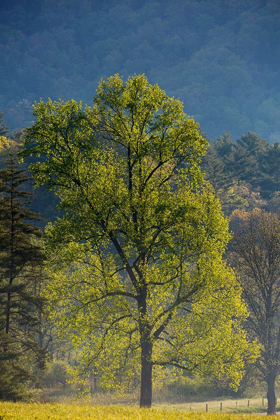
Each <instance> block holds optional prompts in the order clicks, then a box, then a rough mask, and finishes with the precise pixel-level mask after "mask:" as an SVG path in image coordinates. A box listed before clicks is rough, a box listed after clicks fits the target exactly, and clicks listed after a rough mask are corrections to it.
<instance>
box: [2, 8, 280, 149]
mask: <svg viewBox="0 0 280 420" xmlns="http://www.w3.org/2000/svg"><path fill="white" fill-rule="evenodd" d="M279 7H280V6H279V2H278V0H249V1H246V2H245V1H243V0H224V1H220V0H212V1H211V2H209V1H206V0H187V1H186V0H175V1H173V2H170V1H167V0H161V1H156V0H155V1H152V2H150V1H149V2H148V1H146V0H142V1H139V0H130V1H127V0H121V1H116V0H106V1H102V2H101V1H90V0H81V1H76V0H67V1H66V0H39V1H38V0H20V1H19V0H2V1H1V4H0V25H1V37H0V51H1V66H0V110H1V112H5V119H6V121H7V123H8V124H9V126H10V127H11V128H12V129H21V128H24V127H27V126H29V125H30V123H31V122H32V121H33V116H32V104H33V103H34V101H38V100H39V99H40V98H43V100H47V99H48V97H51V98H52V99H53V100H54V99H59V98H63V99H64V100H69V99H72V98H74V99H75V100H83V101H84V102H85V103H87V104H91V103H92V99H93V96H94V92H95V89H96V86H97V84H98V82H99V80H100V78H101V77H103V78H107V77H109V76H111V75H112V74H116V73H119V74H120V75H122V76H124V77H125V78H127V77H128V76H129V75H133V74H134V73H136V74H141V73H145V74H146V75H147V77H148V79H149V81H150V83H158V84H159V86H160V87H161V88H162V89H165V91H166V93H167V94H168V95H170V96H174V97H176V98H180V99H181V100H182V101H183V102H184V104H185V106H186V109H187V112H188V113H189V115H191V116H193V117H194V118H195V120H196V121H198V122H199V123H200V125H201V127H202V128H203V130H204V132H205V133H207V135H208V138H209V139H210V140H214V139H215V138H216V137H218V136H220V135H221V133H223V132H225V131H226V132H230V133H231V134H232V136H233V137H234V138H239V137H240V136H241V135H242V134H244V133H247V132H248V131H252V132H256V133H258V135H260V136H261V137H264V138H266V139H267V140H268V141H269V142H270V143H275V142H277V141H279V135H280V125H279V121H280V118H279V106H280V96H279V90H278V89H277V88H276V87H277V86H278V84H279V68H280V65H279V64H280V53H279V48H278V46H279V42H280V31H279V27H280V10H279Z"/></svg>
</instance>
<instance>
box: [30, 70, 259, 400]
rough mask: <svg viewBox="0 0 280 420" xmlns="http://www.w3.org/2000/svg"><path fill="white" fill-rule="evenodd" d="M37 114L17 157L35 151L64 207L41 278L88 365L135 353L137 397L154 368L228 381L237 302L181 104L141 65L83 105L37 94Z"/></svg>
mask: <svg viewBox="0 0 280 420" xmlns="http://www.w3.org/2000/svg"><path fill="white" fill-rule="evenodd" d="M34 115H35V116H36V122H35V123H34V125H33V126H31V127H30V128H28V129H27V132H26V138H25V149H24V151H23V153H22V154H23V155H24V156H28V155H34V156H37V162H35V163H33V164H31V166H30V169H31V171H32V173H33V175H34V177H35V180H36V183H37V185H41V184H45V185H47V186H48V187H49V188H51V189H54V190H55V192H56V194H57V195H58V197H59V199H60V205H59V206H60V208H61V209H62V210H63V211H64V216H63V217H61V218H59V219H57V221H56V222H55V223H54V224H53V225H50V226H49V227H48V238H49V241H48V247H49V250H50V252H51V255H52V267H53V268H52V271H53V275H54V277H55V281H54V282H53V287H51V289H52V296H53V297H59V296H62V297H63V299H62V301H61V309H60V311H62V312H61V313H60V315H59V316H60V319H61V320H62V321H63V325H64V327H65V325H66V324H67V325H68V327H69V329H70V331H71V333H72V338H73V340H74V341H75V342H76V343H77V345H79V344H80V345H81V346H82V347H83V346H84V363H85V364H86V366H87V367H89V366H91V367H92V369H98V370H99V372H100V371H101V372H103V374H104V377H105V376H106V375H107V378H110V379H112V377H114V376H115V373H116V371H120V369H122V367H123V366H130V372H131V366H132V365H130V364H129V360H130V359H131V358H134V357H137V358H138V364H136V365H135V364H133V366H138V367H139V369H138V368H136V371H137V370H139V376H140V382H141V385H140V388H141V389H140V405H141V406H150V405H151V401H152V370H153V367H154V366H164V367H165V366H174V367H177V368H183V369H187V370H189V371H194V370H199V369H200V370H202V371H203V370H205V371H206V370H207V371H208V372H209V371H213V372H214V373H216V374H218V371H219V372H220V374H221V373H224V374H225V375H227V376H228V377H230V378H231V381H232V383H233V384H235V385H236V384H238V382H239V380H240V378H241V377H242V372H243V367H244V360H245V354H246V353H248V352H249V347H248V346H249V344H248V343H247V341H246V334H245V333H244V331H243V330H242V328H241V326H240V322H241V320H242V319H244V317H246V310H245V307H244V305H243V303H242V300H241V290H240V288H239V287H238V284H237V282H236V279H235V276H234V273H233V272H232V271H231V269H230V268H229V267H227V264H226V262H225V261H224V260H223V254H224V251H225V247H226V244H227V242H228V240H229V237H230V236H229V233H228V225H227V221H226V220H225V219H224V217H223V215H222V213H221V209H220V205H219V202H218V200H217V199H216V198H215V196H214V193H213V189H212V187H211V186H210V185H209V183H207V182H206V181H205V180H204V179H203V176H202V173H201V171H200V168H199V163H200V159H201V156H203V154H205V152H206V148H207V142H206V140H205V139H204V138H203V137H202V136H201V134H200V131H199V127H198V125H197V123H195V121H194V120H193V119H191V118H187V117H186V115H185V114H184V112H183V106H182V103H181V102H180V101H179V100H175V99H173V98H170V97H168V96H167V95H166V94H165V92H164V91H162V90H161V89H160V88H159V87H158V86H157V85H154V86H153V85H150V84H149V83H148V81H147V79H146V77H145V76H144V75H142V76H133V77H130V78H129V79H128V80H127V82H126V83H124V82H123V80H122V78H120V77H119V76H118V75H115V76H112V77H110V78H108V79H107V80H101V82H100V84H99V86H98V89H97V93H96V95H95V98H94V106H93V107H89V106H86V107H85V108H84V109H83V108H82V104H81V103H77V102H75V101H74V100H71V101H69V102H63V101H58V102H52V101H51V100H48V101H47V102H46V103H45V102H43V101H40V102H39V103H38V104H36V105H35V108H34ZM61 291H63V294H62V295H61ZM58 300H59V299H58ZM64 310H65V311H66V312H65V313H64ZM233 315H234V318H233ZM81 324H82V325H81ZM86 336H87V337H88V336H90V337H92V339H91V340H90V342H89V344H88V345H86V344H87V342H86V341H88V340H86V339H85V337H86ZM229 343H231V346H229V345H228V344H229ZM249 353H250V352H249ZM252 357H253V356H252ZM218 367H219V369H218Z"/></svg>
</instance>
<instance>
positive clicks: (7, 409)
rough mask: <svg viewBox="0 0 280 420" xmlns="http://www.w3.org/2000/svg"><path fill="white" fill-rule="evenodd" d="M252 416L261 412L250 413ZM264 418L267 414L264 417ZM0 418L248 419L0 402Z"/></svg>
mask: <svg viewBox="0 0 280 420" xmlns="http://www.w3.org/2000/svg"><path fill="white" fill-rule="evenodd" d="M253 418H254V420H261V419H262V420H263V416H260V415H257V414H254V417H253ZM267 418H268V417H267ZM0 419H1V420H12V419H14V420H34V419H36V420H46V419H48V420H58V419H63V420H74V419H75V420H79V419H87V420H89V419H94V420H196V419H201V420H228V419H229V420H237V419H243V420H246V419H248V420H249V419H251V420H252V415H250V414H230V413H202V412H200V413H199V412H187V411H183V410H177V409H167V408H166V409H164V408H152V409H140V408H138V407H129V406H120V405H108V406H98V405H95V406H89V405H84V406H82V405H71V404H39V403H31V404H25V403H10V402H1V403H0Z"/></svg>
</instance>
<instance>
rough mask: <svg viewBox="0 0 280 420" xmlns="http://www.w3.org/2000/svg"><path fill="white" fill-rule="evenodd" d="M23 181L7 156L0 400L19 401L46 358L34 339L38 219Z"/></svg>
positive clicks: (2, 185)
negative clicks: (35, 371) (31, 210)
mask: <svg viewBox="0 0 280 420" xmlns="http://www.w3.org/2000/svg"><path fill="white" fill-rule="evenodd" d="M26 181H27V178H26V177H25V171H24V170H21V169H20V168H19V167H18V166H17V162H16V158H15V156H10V157H9V159H8V160H7V163H6V166H5V168H4V169H1V170H0V209H1V215H0V336H1V346H0V370H1V383H0V398H1V399H19V398H22V397H24V396H25V395H26V389H25V385H26V384H27V382H28V381H30V380H35V376H34V375H33V373H32V370H33V369H34V367H35V366H38V367H39V368H42V367H43V364H44V356H45V355H44V351H43V350H42V349H41V348H40V346H39V344H38V341H37V337H36V336H37V333H38V329H37V327H38V316H39V313H40V311H41V310H42V303H43V301H42V299H41V298H40V296H39V295H38V293H37V292H36V290H37V288H38V285H39V283H40V282H41V281H42V274H41V267H42V262H43V252H42V249H41V247H40V245H39V244H38V238H39V237H40V232H39V230H38V228H36V227H35V226H34V224H33V223H34V221H35V220H36V219H37V216H36V215H35V214H34V213H32V212H30V211H29V210H28V209H27V208H26V207H25V206H26V204H27V202H28V199H29V198H30V194H29V193H27V192H26V191H24V190H23V189H22V185H23V184H24V183H25V182H26ZM32 222H33V223H32Z"/></svg>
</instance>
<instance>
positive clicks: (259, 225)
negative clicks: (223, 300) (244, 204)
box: [231, 209, 280, 414]
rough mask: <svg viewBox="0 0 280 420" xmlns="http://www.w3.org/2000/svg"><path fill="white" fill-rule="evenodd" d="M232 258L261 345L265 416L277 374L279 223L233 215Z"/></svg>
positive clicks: (272, 217)
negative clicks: (265, 394) (266, 397)
mask: <svg viewBox="0 0 280 420" xmlns="http://www.w3.org/2000/svg"><path fill="white" fill-rule="evenodd" d="M232 223H233V225H234V230H235V236H234V239H233V241H232V243H231V247H232V251H233V252H232V254H231V259H232V262H233V263H234V265H235V267H236V269H237V271H238V274H239V276H240V280H241V283H242V286H243V293H244V298H245V300H246V302H247V305H248V309H249V310H250V315H249V317H248V320H247V329H248V331H249V333H250V335H251V336H252V337H254V338H256V339H257V340H258V341H259V343H260V344H261V352H260V357H259V359H258V361H257V363H256V367H257V368H258V370H259V372H260V377H261V378H262V380H263V381H265V382H266V383H267V388H268V391H267V395H268V413H269V414H273V413H274V412H275V406H276V399H275V380H276V378H277V377H278V376H279V373H280V355H279V349H280V335H279V315H280V295H279V261H280V246H279V243H280V220H279V216H278V215H276V214H272V213H266V212H264V211H261V210H259V209H255V210H253V211H252V212H244V211H243V212H238V211H236V212H234V213H233V215H232Z"/></svg>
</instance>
